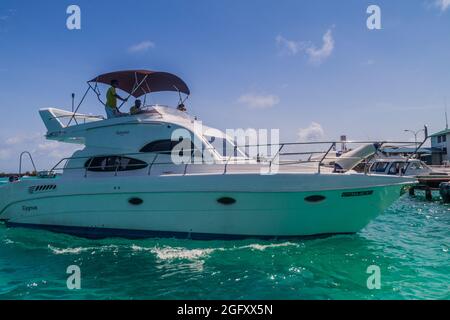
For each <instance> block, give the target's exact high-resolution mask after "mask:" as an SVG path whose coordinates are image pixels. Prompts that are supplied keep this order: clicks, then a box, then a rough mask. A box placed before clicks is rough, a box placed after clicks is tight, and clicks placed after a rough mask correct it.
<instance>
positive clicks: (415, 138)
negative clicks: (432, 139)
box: [405, 129, 425, 147]
mask: <svg viewBox="0 0 450 320" xmlns="http://www.w3.org/2000/svg"><path fill="white" fill-rule="evenodd" d="M422 131H424V132H425V129H420V130H417V131H414V130H408V129H406V130H405V132H411V133H412V134H413V135H414V144H415V145H416V147H417V135H418V134H419V133H421V132H422Z"/></svg>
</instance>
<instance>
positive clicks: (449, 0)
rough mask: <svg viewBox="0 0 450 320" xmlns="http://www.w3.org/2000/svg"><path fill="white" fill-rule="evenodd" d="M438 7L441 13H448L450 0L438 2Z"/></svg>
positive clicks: (438, 0) (439, 0)
mask: <svg viewBox="0 0 450 320" xmlns="http://www.w3.org/2000/svg"><path fill="white" fill-rule="evenodd" d="M436 6H437V7H439V9H441V11H442V12H443V11H446V10H447V9H448V8H450V0H436Z"/></svg>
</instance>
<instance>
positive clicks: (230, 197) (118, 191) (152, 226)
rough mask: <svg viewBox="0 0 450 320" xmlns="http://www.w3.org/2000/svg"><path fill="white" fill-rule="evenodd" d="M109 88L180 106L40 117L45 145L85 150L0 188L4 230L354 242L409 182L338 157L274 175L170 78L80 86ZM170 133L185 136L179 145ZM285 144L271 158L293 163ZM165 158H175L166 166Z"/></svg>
mask: <svg viewBox="0 0 450 320" xmlns="http://www.w3.org/2000/svg"><path fill="white" fill-rule="evenodd" d="M112 79H118V80H119V83H120V84H119V89H122V90H123V91H125V92H127V93H128V94H129V95H130V97H131V96H134V97H136V98H138V97H141V96H146V95H147V94H151V93H153V92H159V91H174V92H178V94H179V96H180V105H179V107H178V108H170V107H165V106H158V105H153V106H146V107H145V108H144V109H143V110H142V112H140V113H139V114H136V115H127V116H121V117H116V118H111V119H103V118H102V117H93V116H88V115H83V114H81V113H78V109H79V107H80V105H81V103H82V101H83V100H84V99H82V101H81V102H80V105H78V108H76V110H75V112H69V111H63V110H58V109H54V108H47V109H41V110H40V115H41V117H42V120H43V122H44V124H45V125H46V127H47V130H48V132H47V135H46V138H47V139H50V140H55V141H59V142H62V143H75V144H80V145H82V146H84V148H83V149H82V150H80V151H77V152H75V153H74V154H73V155H72V156H71V157H70V158H66V159H62V160H61V162H60V163H58V164H57V165H56V166H55V167H54V168H53V169H52V170H50V171H47V172H45V173H42V172H41V173H40V174H38V176H37V177H35V178H23V177H20V176H19V177H17V178H16V179H10V182H8V183H4V184H3V185H1V186H0V219H1V220H2V221H4V222H5V224H6V225H7V226H9V227H28V228H42V229H47V230H51V231H55V232H64V233H69V234H74V235H79V236H84V237H93V238H101V237H109V236H117V237H127V238H140V237H172V236H174V237H182V238H191V239H211V238H219V239H222V238H225V239H230V238H231V239H235V238H246V237H255V238H291V237H303V236H319V235H329V234H341V233H355V232H358V231H359V230H361V229H362V228H364V227H365V226H366V225H367V224H368V223H369V221H371V220H372V219H373V218H375V217H376V216H377V215H379V214H380V213H382V212H383V211H384V210H385V209H386V208H387V207H389V206H390V205H391V204H392V203H393V202H394V201H395V200H396V199H398V198H399V197H400V195H401V193H402V190H403V188H404V187H405V186H407V185H409V184H411V183H414V182H415V179H413V178H407V177H398V176H389V175H371V174H364V173H356V172H354V171H352V170H351V168H352V167H353V165H356V164H357V161H356V162H355V161H353V164H352V165H351V166H348V163H349V160H351V158H347V159H342V160H343V161H341V164H340V166H339V169H340V170H335V168H333V167H331V166H330V167H328V166H326V165H324V163H322V161H320V160H318V161H317V162H311V161H291V162H289V161H286V162H281V161H278V163H276V164H277V165H278V169H277V170H276V171H275V170H273V168H272V167H273V166H274V159H275V158H271V159H267V158H266V159H262V158H257V159H255V158H252V157H248V156H247V155H246V153H245V150H243V148H241V147H240V146H237V145H236V144H235V143H234V140H233V138H232V137H229V136H227V135H226V134H225V133H223V132H222V131H220V130H218V129H214V128H210V127H205V126H202V127H201V128H200V129H199V126H198V125H197V124H198V120H197V119H196V118H194V117H191V116H189V115H188V113H187V112H185V109H184V105H183V102H184V100H182V99H181V95H182V94H186V95H189V93H190V92H189V89H188V87H187V85H186V84H185V83H184V82H183V81H182V80H181V79H180V78H178V77H177V76H175V75H172V74H169V73H163V72H152V71H145V70H138V71H136V70H134V71H123V72H115V73H109V74H105V75H101V76H98V77H96V78H95V79H93V80H92V81H90V82H88V84H89V88H88V91H89V90H91V91H94V92H95V93H96V94H97V96H98V97H99V100H100V101H101V96H102V95H101V94H100V91H99V86H100V85H101V84H109V82H110V81H111V80H112ZM88 91H87V92H88ZM87 92H86V94H87ZM85 96H86V95H85ZM144 105H145V103H144ZM178 132H187V133H188V135H187V136H186V135H184V136H183V137H182V138H180V137H181V136H180V137H178V136H177V135H178ZM174 137H175V138H174ZM186 142H187V143H188V144H187V147H186ZM180 144H183V145H184V147H183V148H179V146H180ZM287 145H289V144H279V145H277V150H278V151H277V152H276V155H277V156H281V155H286V154H290V155H292V153H289V152H286V153H285V154H283V153H282V149H283V148H284V147H286V146H287ZM294 145H295V144H294ZM333 145H334V146H335V144H334V143H330V149H328V151H331V149H332V147H333ZM217 146H224V147H223V148H220V147H217ZM312 153H313V152H312ZM316 153H317V152H316ZM174 154H176V155H178V156H181V158H183V159H184V160H183V161H181V162H177V161H175V160H174ZM298 154H304V153H303V152H302V153H298ZM325 157H326V154H325V156H324V157H323V158H322V160H323V159H324V158H325ZM350 162H352V161H350ZM343 167H344V168H343ZM59 172H61V173H59Z"/></svg>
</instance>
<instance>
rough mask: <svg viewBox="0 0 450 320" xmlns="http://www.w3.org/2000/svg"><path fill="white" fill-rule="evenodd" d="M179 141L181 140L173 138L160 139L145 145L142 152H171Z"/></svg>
mask: <svg viewBox="0 0 450 320" xmlns="http://www.w3.org/2000/svg"><path fill="white" fill-rule="evenodd" d="M178 143H179V141H172V140H158V141H153V142H150V143H149V144H147V145H146V146H145V147H143V148H142V149H141V150H140V152H158V153H162V154H170V153H171V151H172V149H173V148H174V147H175V146H176V145H177V144H178Z"/></svg>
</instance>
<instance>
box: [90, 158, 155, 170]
mask: <svg viewBox="0 0 450 320" xmlns="http://www.w3.org/2000/svg"><path fill="white" fill-rule="evenodd" d="M84 166H85V167H86V169H87V170H88V171H93V172H116V171H131V170H139V169H144V168H146V167H147V166H148V164H147V163H146V162H144V161H141V160H138V159H133V158H128V157H121V156H107V157H95V158H91V159H89V160H88V161H86V163H85V165H84Z"/></svg>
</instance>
